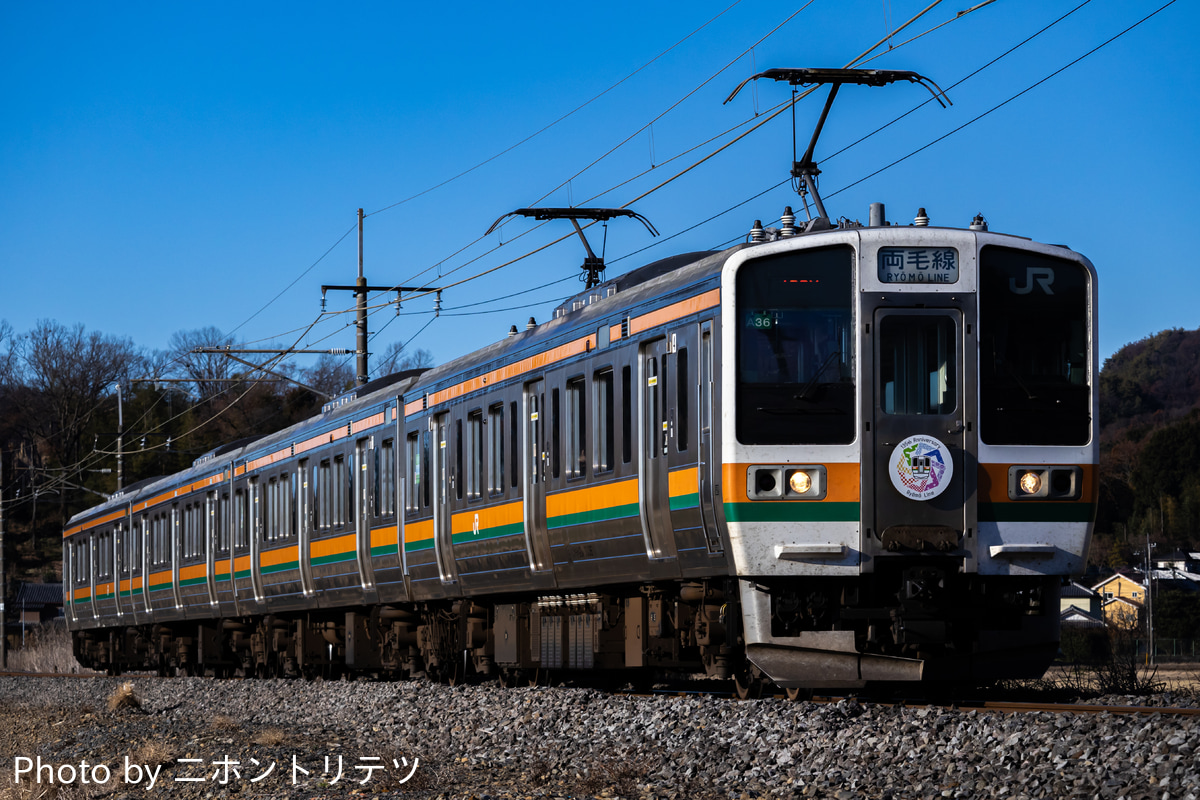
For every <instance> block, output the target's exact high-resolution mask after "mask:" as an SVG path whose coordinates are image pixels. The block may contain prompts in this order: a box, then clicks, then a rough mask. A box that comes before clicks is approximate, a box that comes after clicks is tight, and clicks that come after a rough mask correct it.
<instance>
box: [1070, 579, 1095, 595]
mask: <svg viewBox="0 0 1200 800" xmlns="http://www.w3.org/2000/svg"><path fill="white" fill-rule="evenodd" d="M1097 594H1098V592H1094V591H1092V590H1091V589H1089V588H1088V587H1086V586H1084V585H1082V584H1079V583H1076V582H1075V581H1071V582H1070V583H1068V584H1067V585H1066V586H1064V587H1062V597H1095V596H1096V595H1097Z"/></svg>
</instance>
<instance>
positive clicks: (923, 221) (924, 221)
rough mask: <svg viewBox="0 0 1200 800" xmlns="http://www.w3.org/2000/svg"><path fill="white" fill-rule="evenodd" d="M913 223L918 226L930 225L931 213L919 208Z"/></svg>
mask: <svg viewBox="0 0 1200 800" xmlns="http://www.w3.org/2000/svg"><path fill="white" fill-rule="evenodd" d="M913 225H916V226H917V227H918V228H925V227H928V226H929V215H928V214H926V213H925V209H923V208H918V209H917V218H916V219H914V220H913Z"/></svg>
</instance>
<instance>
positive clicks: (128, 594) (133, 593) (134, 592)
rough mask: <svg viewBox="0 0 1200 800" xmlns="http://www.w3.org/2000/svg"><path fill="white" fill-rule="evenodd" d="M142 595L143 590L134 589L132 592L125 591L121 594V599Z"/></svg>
mask: <svg viewBox="0 0 1200 800" xmlns="http://www.w3.org/2000/svg"><path fill="white" fill-rule="evenodd" d="M141 593H142V590H141V588H137V589H134V590H133V591H132V592H131V591H129V590H128V589H124V590H122V592H121V597H137V596H138V595H139V594H141Z"/></svg>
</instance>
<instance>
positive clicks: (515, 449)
mask: <svg viewBox="0 0 1200 800" xmlns="http://www.w3.org/2000/svg"><path fill="white" fill-rule="evenodd" d="M520 424H521V423H520V416H519V415H518V414H517V402H516V401H515V400H514V401H513V402H511V403H509V404H508V443H509V447H508V453H509V456H508V458H509V462H508V475H509V478H508V479H509V481H511V483H512V487H513V488H514V489H515V488H517V485H518V484H519V483H520V482H521V448H520V446H519V445H518V444H517V443H518V442H520V441H521V439H520V435H521V434H520V430H521V428H520Z"/></svg>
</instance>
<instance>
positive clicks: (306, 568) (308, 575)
mask: <svg viewBox="0 0 1200 800" xmlns="http://www.w3.org/2000/svg"><path fill="white" fill-rule="evenodd" d="M296 523H297V529H296V530H297V538H298V539H299V547H298V553H297V560H298V561H299V562H300V588H301V589H302V590H303V592H304V596H305V597H312V595H313V574H312V549H311V548H312V531H313V518H312V495H311V493H310V492H309V488H308V459H307V458H306V459H304V460H302V461H301V462H300V465H299V466H298V467H296Z"/></svg>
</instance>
